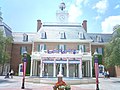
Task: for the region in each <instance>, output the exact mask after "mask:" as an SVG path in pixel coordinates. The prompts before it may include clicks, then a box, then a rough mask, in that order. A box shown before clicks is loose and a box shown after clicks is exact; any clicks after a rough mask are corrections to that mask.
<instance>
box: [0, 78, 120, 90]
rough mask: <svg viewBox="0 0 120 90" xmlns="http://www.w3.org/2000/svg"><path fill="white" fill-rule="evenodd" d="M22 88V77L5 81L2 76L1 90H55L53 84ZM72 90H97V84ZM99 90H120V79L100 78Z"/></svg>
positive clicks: (75, 86) (38, 84)
mask: <svg viewBox="0 0 120 90" xmlns="http://www.w3.org/2000/svg"><path fill="white" fill-rule="evenodd" d="M27 78H29V77H27ZM21 86H22V77H19V76H14V77H13V79H12V78H6V79H4V76H0V90H53V85H51V84H42V83H32V82H25V89H21ZM71 90H96V84H80V85H71ZM99 90H120V78H115V77H111V78H110V79H107V78H106V79H104V78H99Z"/></svg>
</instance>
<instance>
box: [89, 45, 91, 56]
mask: <svg viewBox="0 0 120 90" xmlns="http://www.w3.org/2000/svg"><path fill="white" fill-rule="evenodd" d="M89 48H90V49H89V50H90V55H92V53H91V52H92V51H91V43H90V45H89Z"/></svg>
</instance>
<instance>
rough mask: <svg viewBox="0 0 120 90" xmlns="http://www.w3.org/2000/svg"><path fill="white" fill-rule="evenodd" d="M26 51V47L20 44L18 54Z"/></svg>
mask: <svg viewBox="0 0 120 90" xmlns="http://www.w3.org/2000/svg"><path fill="white" fill-rule="evenodd" d="M25 51H27V47H26V46H22V47H20V54H21V55H23V53H24V52H25Z"/></svg>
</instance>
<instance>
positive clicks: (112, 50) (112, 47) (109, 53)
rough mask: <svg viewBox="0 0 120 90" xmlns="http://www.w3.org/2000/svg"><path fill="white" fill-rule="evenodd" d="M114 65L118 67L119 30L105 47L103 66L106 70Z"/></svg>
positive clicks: (119, 62)
mask: <svg viewBox="0 0 120 90" xmlns="http://www.w3.org/2000/svg"><path fill="white" fill-rule="evenodd" d="M115 65H116V66H120V28H119V29H118V30H116V31H115V34H114V35H113V37H112V40H111V41H110V42H109V43H108V44H107V45H106V46H105V66H106V67H107V68H108V67H110V66H115Z"/></svg>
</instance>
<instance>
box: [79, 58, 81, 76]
mask: <svg viewBox="0 0 120 90" xmlns="http://www.w3.org/2000/svg"><path fill="white" fill-rule="evenodd" d="M79 78H82V59H80V64H79Z"/></svg>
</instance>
